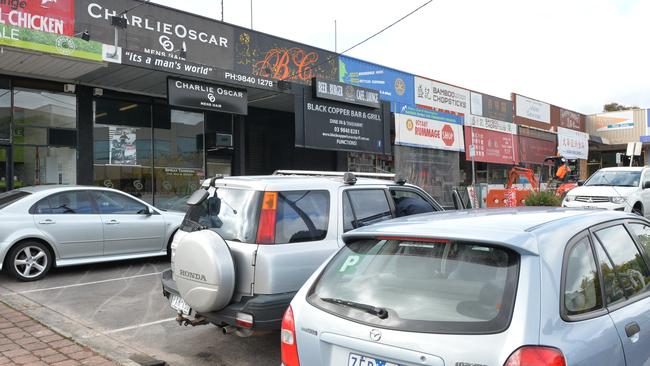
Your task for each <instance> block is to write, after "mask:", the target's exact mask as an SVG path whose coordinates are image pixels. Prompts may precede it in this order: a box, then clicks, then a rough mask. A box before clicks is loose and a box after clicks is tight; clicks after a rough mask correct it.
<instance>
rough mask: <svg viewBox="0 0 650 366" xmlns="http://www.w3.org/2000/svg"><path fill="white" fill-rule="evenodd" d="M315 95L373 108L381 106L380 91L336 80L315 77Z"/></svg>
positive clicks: (313, 82)
mask: <svg viewBox="0 0 650 366" xmlns="http://www.w3.org/2000/svg"><path fill="white" fill-rule="evenodd" d="M312 87H313V88H314V96H315V97H316V98H322V99H329V100H334V101H337V102H345V103H352V104H356V105H362V106H366V107H371V108H379V107H380V106H381V103H380V102H379V92H378V91H375V90H372V89H368V88H362V87H358V86H354V85H346V84H342V83H338V82H335V81H326V80H320V79H317V78H314V79H313V81H312Z"/></svg>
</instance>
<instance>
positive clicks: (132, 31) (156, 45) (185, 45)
mask: <svg viewBox="0 0 650 366" xmlns="http://www.w3.org/2000/svg"><path fill="white" fill-rule="evenodd" d="M51 2H52V1H51ZM138 5H140V6H138ZM74 6H75V8H74V14H75V33H78V32H83V31H84V30H88V32H89V34H90V36H91V37H92V39H93V40H95V41H98V42H101V43H105V44H109V45H112V44H113V43H114V42H115V35H114V30H115V28H114V27H113V26H112V25H111V21H110V18H111V16H115V15H117V14H119V13H122V12H124V11H125V10H128V12H126V13H125V14H123V15H122V17H123V18H125V19H126V21H127V23H128V27H127V28H126V29H124V30H120V31H119V32H118V34H119V40H118V44H119V45H120V46H122V47H123V48H126V49H130V50H134V51H138V52H143V53H145V54H148V55H150V56H155V57H160V58H163V59H166V60H169V61H175V60H182V61H190V62H195V63H199V64H203V65H210V66H214V67H218V68H221V69H226V70H232V69H233V57H234V48H235V45H234V41H233V32H234V28H233V27H232V26H230V25H226V24H223V23H220V22H215V21H213V20H209V19H206V18H203V17H199V16H196V15H191V14H187V13H183V12H179V11H176V10H173V9H168V8H164V7H160V6H155V5H151V4H142V2H140V1H135V0H76V1H75V2H74ZM181 50H185V51H186V53H187V56H186V58H182V57H181V55H180V51H181Z"/></svg>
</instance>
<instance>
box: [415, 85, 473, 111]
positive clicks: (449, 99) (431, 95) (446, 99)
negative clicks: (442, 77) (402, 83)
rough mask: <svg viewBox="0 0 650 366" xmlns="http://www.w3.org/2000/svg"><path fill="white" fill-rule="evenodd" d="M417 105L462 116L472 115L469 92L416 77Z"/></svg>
mask: <svg viewBox="0 0 650 366" xmlns="http://www.w3.org/2000/svg"><path fill="white" fill-rule="evenodd" d="M414 93H415V104H416V106H418V107H420V108H425V109H433V110H437V111H443V112H451V113H454V114H457V115H460V116H467V115H469V113H470V92H469V90H465V89H461V88H457V87H455V86H451V85H447V84H443V83H440V82H437V81H433V80H430V79H425V78H421V77H417V76H416V77H415V90H414Z"/></svg>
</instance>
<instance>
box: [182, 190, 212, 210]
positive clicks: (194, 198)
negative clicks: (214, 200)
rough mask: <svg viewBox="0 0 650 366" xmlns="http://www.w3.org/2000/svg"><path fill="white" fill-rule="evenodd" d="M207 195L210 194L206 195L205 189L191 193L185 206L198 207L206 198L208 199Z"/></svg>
mask: <svg viewBox="0 0 650 366" xmlns="http://www.w3.org/2000/svg"><path fill="white" fill-rule="evenodd" d="M209 195H210V193H208V191H206V190H205V189H198V190H196V191H195V192H194V193H192V195H191V196H190V198H188V199H187V204H188V205H190V206H197V205H200V204H201V203H203V201H205V199H206V198H208V196H209Z"/></svg>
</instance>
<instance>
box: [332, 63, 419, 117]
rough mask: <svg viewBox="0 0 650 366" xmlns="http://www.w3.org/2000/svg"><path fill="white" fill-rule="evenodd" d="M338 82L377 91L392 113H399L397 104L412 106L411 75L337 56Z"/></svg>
mask: <svg viewBox="0 0 650 366" xmlns="http://www.w3.org/2000/svg"><path fill="white" fill-rule="evenodd" d="M339 81H340V82H342V83H346V84H352V85H356V86H362V87H366V88H371V89H374V90H378V91H379V93H380V94H381V99H382V100H387V101H389V102H391V103H390V109H391V111H392V112H398V113H399V110H398V107H397V105H398V104H405V105H412V104H413V91H414V90H413V75H410V74H407V73H405V72H401V71H397V70H393V69H391V68H388V67H385V66H381V65H376V64H373V63H370V62H365V61H361V60H357V59H354V58H351V57H347V56H339Z"/></svg>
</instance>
